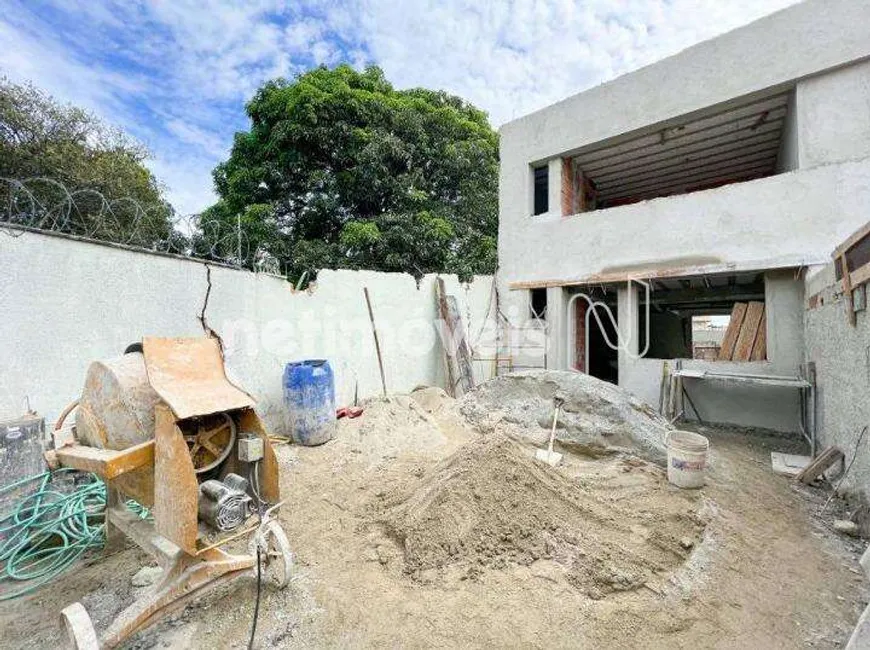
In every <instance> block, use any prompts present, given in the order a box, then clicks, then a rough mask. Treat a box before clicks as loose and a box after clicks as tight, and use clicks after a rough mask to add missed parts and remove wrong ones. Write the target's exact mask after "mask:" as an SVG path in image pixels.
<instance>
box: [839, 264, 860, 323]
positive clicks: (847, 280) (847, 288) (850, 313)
mask: <svg viewBox="0 0 870 650" xmlns="http://www.w3.org/2000/svg"><path fill="white" fill-rule="evenodd" d="M839 264H840V272H841V273H842V274H843V301H844V304H845V308H846V322H847V323H849V325H851V326H852V327H855V324H856V322H857V319H856V317H855V303H854V302H853V301H852V274H851V273H849V266H848V264H846V256H845V255H840V259H839Z"/></svg>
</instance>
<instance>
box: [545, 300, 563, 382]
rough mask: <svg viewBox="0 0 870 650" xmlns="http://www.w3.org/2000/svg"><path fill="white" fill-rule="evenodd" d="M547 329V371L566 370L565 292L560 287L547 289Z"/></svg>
mask: <svg viewBox="0 0 870 650" xmlns="http://www.w3.org/2000/svg"><path fill="white" fill-rule="evenodd" d="M547 328H548V336H547V369H548V370H567V369H568V346H567V345H566V332H567V328H568V311H567V300H566V298H565V290H564V289H563V288H562V287H548V288H547Z"/></svg>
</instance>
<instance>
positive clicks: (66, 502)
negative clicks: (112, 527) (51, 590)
mask: <svg viewBox="0 0 870 650" xmlns="http://www.w3.org/2000/svg"><path fill="white" fill-rule="evenodd" d="M70 472H74V474H71V475H70V476H71V477H74V478H77V477H87V478H88V481H87V482H86V483H84V484H83V485H78V486H76V487H75V488H74V489H72V490H64V489H53V488H54V487H55V486H53V485H52V483H53V481H54V480H55V479H56V478H57V477H59V476H63V475H67V474H69V473H70ZM37 481H38V482H39V487H38V488H37V489H36V490H35V491H33V492H31V493H30V494H28V495H26V496H24V497H23V498H20V499H19V500H18V501H17V503H16V504H15V505H14V506H13V507H12V509H11V510H10V511H9V512H8V513H4V514H3V515H2V516H0V537H4V538H5V539H3V540H2V541H0V584H2V583H3V582H5V581H7V580H9V581H16V582H24V583H26V584H25V585H24V586H23V587H22V588H20V589H16V590H12V591H8V592H5V593H2V594H0V601H4V600H10V599H12V598H16V597H18V596H22V595H24V594H27V593H30V592H31V591H33V590H34V589H36V588H37V587H40V586H42V585H44V584H46V583H48V582H51V581H52V580H54V579H55V578H56V577H57V576H58V575H60V574H61V573H63V572H64V571H65V570H66V569H67V568H68V567H69V566H70V565H72V564H73V562H75V561H76V560H77V559H78V558H79V557H80V556H81V555H82V554H83V553H84V552H85V551H87V550H88V549H92V548H99V547H101V546H103V544H104V542H105V511H106V486H105V483H103V481H101V480H99V478H97V477H96V476H95V475H93V474H82V473H81V472H77V471H76V470H73V469H71V468H63V469H59V470H57V471H54V472H44V473H43V474H37V475H35V476H28V477H27V478H24V479H21V480H19V481H16V482H14V483H11V484H9V485H6V486H4V487H2V488H0V497H4V496H6V495H9V494H11V493H12V491H13V490H16V489H18V488H22V487H24V486H26V485H28V484H31V483H34V482H37ZM8 499H9V497H8V496H6V499H5V500H8ZM127 507H128V508H129V509H130V510H131V511H132V512H134V513H135V514H136V515H138V516H139V517H140V518H142V519H145V518H147V517H149V516H150V514H149V512H148V510H146V509H145V508H143V507H142V506H141V505H140V504H138V503H136V502H135V501H132V500H131V501H127ZM95 520H99V521H98V522H97V521H95Z"/></svg>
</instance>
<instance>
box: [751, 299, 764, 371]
mask: <svg viewBox="0 0 870 650" xmlns="http://www.w3.org/2000/svg"><path fill="white" fill-rule="evenodd" d="M749 360H750V361H767V309H766V308H765V309H762V310H761V322H760V323H759V324H758V335H757V336H756V337H755V344H754V345H753V346H752V354H750V355H749Z"/></svg>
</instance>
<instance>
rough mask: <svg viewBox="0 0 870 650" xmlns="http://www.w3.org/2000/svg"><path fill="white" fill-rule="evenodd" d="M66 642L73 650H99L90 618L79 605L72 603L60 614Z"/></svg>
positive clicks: (98, 643)
mask: <svg viewBox="0 0 870 650" xmlns="http://www.w3.org/2000/svg"><path fill="white" fill-rule="evenodd" d="M60 617H61V619H62V620H63V624H64V627H65V628H66V635H67V640H68V641H69V646H70V647H72V648H73V650H99V649H100V642H99V640H98V639H97V632H96V630H95V629H94V624H93V623H92V622H91V617H90V616H88V612H87V611H86V610H85V608H84V607H83V606H82V604H81V603H73V604H72V605H69V606H68V607H65V608H64V609H63V611H62V612H61V613H60Z"/></svg>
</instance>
